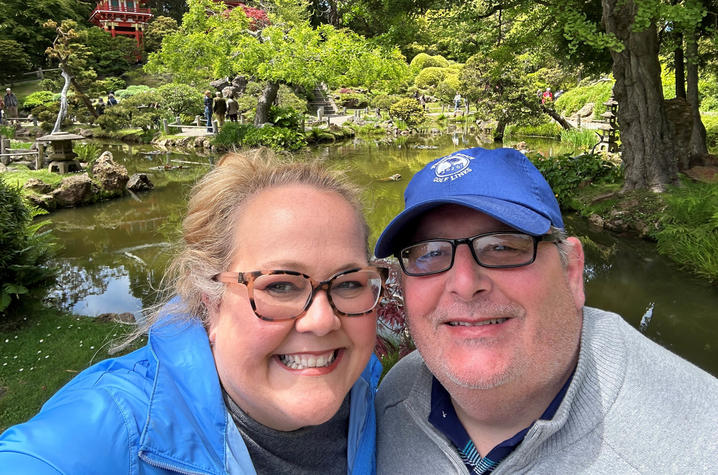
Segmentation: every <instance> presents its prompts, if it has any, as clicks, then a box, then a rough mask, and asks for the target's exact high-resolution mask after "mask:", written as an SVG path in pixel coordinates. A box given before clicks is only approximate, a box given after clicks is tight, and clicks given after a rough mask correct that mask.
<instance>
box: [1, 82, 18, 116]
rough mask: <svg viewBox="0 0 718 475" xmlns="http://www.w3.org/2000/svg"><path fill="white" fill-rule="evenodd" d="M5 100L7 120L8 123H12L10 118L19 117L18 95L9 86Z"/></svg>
mask: <svg viewBox="0 0 718 475" xmlns="http://www.w3.org/2000/svg"><path fill="white" fill-rule="evenodd" d="M3 101H4V102H5V122H7V123H8V124H9V123H10V120H9V119H10V118H13V119H17V117H18V115H17V106H18V101H17V96H16V95H15V94H13V92H12V90H11V89H10V88H9V87H8V88H7V89H5V97H4V98H3Z"/></svg>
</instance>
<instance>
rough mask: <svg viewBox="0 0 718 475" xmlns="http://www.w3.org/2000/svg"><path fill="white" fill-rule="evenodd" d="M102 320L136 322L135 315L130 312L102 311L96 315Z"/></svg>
mask: <svg viewBox="0 0 718 475" xmlns="http://www.w3.org/2000/svg"><path fill="white" fill-rule="evenodd" d="M95 318H96V319H97V320H98V321H101V322H117V323H130V324H131V323H135V316H134V315H133V314H131V313H130V312H124V313H101V314H100V315H98V316H96V317H95Z"/></svg>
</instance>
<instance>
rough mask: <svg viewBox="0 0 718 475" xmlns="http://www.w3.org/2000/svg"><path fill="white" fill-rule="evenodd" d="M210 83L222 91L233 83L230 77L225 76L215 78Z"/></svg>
mask: <svg viewBox="0 0 718 475" xmlns="http://www.w3.org/2000/svg"><path fill="white" fill-rule="evenodd" d="M209 85H210V86H212V87H213V88H215V89H217V90H220V91H221V90H222V89H224V88H225V87H229V86H231V85H232V83H231V82H230V81H229V78H228V77H224V78H221V79H215V80H214V81H212V82H210V83H209Z"/></svg>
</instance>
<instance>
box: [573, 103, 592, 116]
mask: <svg viewBox="0 0 718 475" xmlns="http://www.w3.org/2000/svg"><path fill="white" fill-rule="evenodd" d="M594 105H595V104H594V103H593V102H587V103H585V104H584V105H583V107H581V108H580V109H579V110H578V111H577V112H576V116H577V117H590V116H591V115H592V114H593V107H594Z"/></svg>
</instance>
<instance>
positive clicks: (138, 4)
mask: <svg viewBox="0 0 718 475" xmlns="http://www.w3.org/2000/svg"><path fill="white" fill-rule="evenodd" d="M151 18H152V13H150V9H149V8H147V7H145V2H144V0H139V1H133V0H104V1H101V2H98V3H97V6H96V7H95V9H94V10H93V11H92V15H90V23H93V24H95V25H97V26H99V27H100V28H102V29H104V30H105V31H108V32H110V33H111V34H112V37H113V38H114V37H115V36H117V35H123V36H131V37H134V38H135V40H136V41H137V47H140V46H141V45H142V32H143V31H144V29H145V26H146V25H147V23H148V22H149V21H150V19H151Z"/></svg>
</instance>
